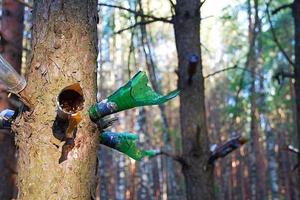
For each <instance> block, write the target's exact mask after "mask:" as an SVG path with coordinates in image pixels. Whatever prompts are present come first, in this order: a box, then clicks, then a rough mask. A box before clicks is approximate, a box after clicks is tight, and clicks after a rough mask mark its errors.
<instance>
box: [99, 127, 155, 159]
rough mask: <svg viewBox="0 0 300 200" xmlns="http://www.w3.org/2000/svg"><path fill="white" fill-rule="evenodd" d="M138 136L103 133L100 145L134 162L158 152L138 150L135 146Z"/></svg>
mask: <svg viewBox="0 0 300 200" xmlns="http://www.w3.org/2000/svg"><path fill="white" fill-rule="evenodd" d="M137 139H138V136H137V135H136V134H133V133H114V132H109V131H104V132H102V133H100V143H101V144H103V145H105V146H108V147H110V148H113V149H115V150H117V151H120V152H122V153H124V154H126V155H128V156H129V157H131V158H133V159H134V160H142V159H143V158H144V157H145V156H147V157H149V158H151V157H153V156H155V155H156V154H157V153H158V152H157V151H156V150H140V149H138V148H137V146H136V142H137Z"/></svg>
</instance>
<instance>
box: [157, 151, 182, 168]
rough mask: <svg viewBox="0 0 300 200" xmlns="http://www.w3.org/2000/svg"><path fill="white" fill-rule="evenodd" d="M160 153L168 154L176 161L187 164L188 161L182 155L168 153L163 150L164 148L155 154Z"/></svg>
mask: <svg viewBox="0 0 300 200" xmlns="http://www.w3.org/2000/svg"><path fill="white" fill-rule="evenodd" d="M160 155H165V156H167V157H169V158H172V159H173V160H174V161H177V162H179V163H180V164H182V165H186V162H185V160H184V159H183V157H182V156H179V155H174V154H171V153H168V152H166V151H163V150H161V151H160V152H158V153H157V154H155V156H160ZM155 156H154V157H155Z"/></svg>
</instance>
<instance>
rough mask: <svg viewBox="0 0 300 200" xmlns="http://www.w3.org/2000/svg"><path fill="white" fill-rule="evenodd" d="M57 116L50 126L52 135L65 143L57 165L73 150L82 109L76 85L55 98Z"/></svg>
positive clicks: (81, 97)
mask: <svg viewBox="0 0 300 200" xmlns="http://www.w3.org/2000/svg"><path fill="white" fill-rule="evenodd" d="M56 103H57V115H56V118H55V121H54V123H53V126H52V130H53V135H54V137H56V138H57V139H59V140H60V141H65V143H64V145H63V147H62V153H61V157H60V158H59V163H61V162H63V161H65V160H67V158H68V154H69V152H70V151H71V150H72V149H73V148H74V146H75V142H74V139H75V137H76V132H77V125H78V123H79V122H80V120H81V117H80V113H79V111H81V110H82V109H83V105H84V98H83V92H82V89H81V87H80V85H79V84H78V83H76V84H73V85H70V86H68V87H65V88H64V89H63V90H62V91H61V92H60V93H59V95H58V97H57V102H56Z"/></svg>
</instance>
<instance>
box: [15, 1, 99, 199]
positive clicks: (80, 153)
mask: <svg viewBox="0 0 300 200" xmlns="http://www.w3.org/2000/svg"><path fill="white" fill-rule="evenodd" d="M96 8H97V1H96V0H85V1H80V0H75V1H74V0H73V1H71V0H64V1H62V0H52V1H50V0H46V1H35V2H34V8H33V42H32V47H33V50H32V51H33V52H32V53H33V54H32V58H31V62H30V69H29V70H28V86H27V87H26V89H25V92H26V93H27V94H29V95H28V97H29V100H30V101H31V103H32V104H33V106H34V108H33V109H32V110H31V112H26V113H23V116H22V118H20V119H19V121H17V122H16V123H15V124H14V127H13V129H14V130H16V132H17V133H16V144H17V146H18V147H19V160H18V186H19V195H18V199H80V200H83V199H86V200H87V199H91V195H92V194H93V193H94V190H95V189H96V188H95V180H96V174H95V173H96V150H97V143H98V140H97V135H98V134H97V133H96V131H95V126H94V125H93V124H92V123H91V122H90V119H89V116H88V114H87V113H88V112H87V110H88V108H89V106H90V105H91V104H92V103H94V102H95V100H96V73H95V72H96V56H97V50H96V44H97V38H96V23H97V10H96ZM74 83H79V84H80V86H81V88H82V92H83V97H84V105H83V110H82V111H81V115H82V116H81V117H82V120H81V122H80V123H79V125H78V127H77V131H76V136H75V147H74V148H73V149H72V151H71V152H70V153H69V154H68V157H67V160H65V161H63V162H62V163H61V164H59V158H60V157H61V153H62V148H61V147H62V145H63V144H64V142H62V141H58V140H57V139H56V138H55V137H54V131H56V128H57V127H55V124H54V121H55V118H56V115H57V112H56V110H57V105H56V100H57V97H58V94H59V93H60V91H61V90H62V89H63V88H65V87H67V86H69V85H72V84H74ZM75 130H76V129H75Z"/></svg>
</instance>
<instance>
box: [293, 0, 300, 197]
mask: <svg viewBox="0 0 300 200" xmlns="http://www.w3.org/2000/svg"><path fill="white" fill-rule="evenodd" d="M293 17H294V25H295V47H294V52H295V63H294V64H295V65H294V72H295V83H294V86H295V96H296V109H297V111H296V112H297V113H296V121H297V123H296V126H297V135H298V147H299V148H300V0H294V3H293ZM298 162H299V163H300V154H298ZM298 185H300V167H298ZM298 198H299V199H300V192H298Z"/></svg>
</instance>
